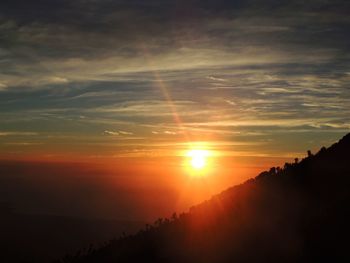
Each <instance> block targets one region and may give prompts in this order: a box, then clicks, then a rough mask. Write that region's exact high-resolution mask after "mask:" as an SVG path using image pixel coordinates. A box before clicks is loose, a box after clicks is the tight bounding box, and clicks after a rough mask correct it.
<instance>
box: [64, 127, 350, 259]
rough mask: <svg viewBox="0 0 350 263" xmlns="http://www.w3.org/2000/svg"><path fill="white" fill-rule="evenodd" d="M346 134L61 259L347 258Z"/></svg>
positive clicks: (349, 149)
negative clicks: (181, 209)
mask: <svg viewBox="0 0 350 263" xmlns="http://www.w3.org/2000/svg"><path fill="white" fill-rule="evenodd" d="M349 186H350V134H348V135H347V136H345V137H344V138H343V139H341V140H340V141H339V142H338V143H336V144H334V145H332V146H331V147H329V148H328V149H326V148H322V149H321V150H320V151H319V152H318V153H317V154H315V155H313V154H311V153H310V152H309V153H308V157H307V158H305V159H303V160H301V161H298V160H295V163H293V164H288V163H286V164H285V166H284V167H283V168H279V167H277V168H275V167H274V168H271V169H270V171H266V172H262V173H261V174H260V175H258V176H257V177H256V178H255V179H251V180H248V181H247V182H245V183H243V184H242V185H238V186H235V187H232V188H230V189H228V190H226V191H225V192H223V193H221V194H219V195H217V196H214V197H212V198H211V199H210V200H208V201H206V202H204V203H202V204H200V205H198V206H195V207H193V208H191V210H190V212H189V213H185V214H181V215H175V214H174V215H173V217H172V218H170V219H161V218H160V219H159V220H157V221H156V222H155V224H154V225H150V226H147V227H146V228H145V229H144V230H141V231H139V232H138V233H137V234H136V235H132V236H127V237H122V238H119V239H116V240H113V241H110V242H109V243H108V244H106V245H104V246H102V247H100V248H99V249H93V250H90V251H85V252H84V251H83V252H79V253H78V254H72V255H69V256H66V257H65V258H64V259H62V260H60V262H96V263H103V262H350V255H349V246H350V242H349V224H350V223H349V212H350V211H349V210H350V209H349V208H350V205H349V204H350V189H349Z"/></svg>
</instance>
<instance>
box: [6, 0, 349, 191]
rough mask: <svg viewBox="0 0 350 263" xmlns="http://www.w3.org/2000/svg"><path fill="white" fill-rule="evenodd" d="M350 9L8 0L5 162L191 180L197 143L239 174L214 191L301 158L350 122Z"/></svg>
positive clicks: (333, 0)
mask: <svg viewBox="0 0 350 263" xmlns="http://www.w3.org/2000/svg"><path fill="white" fill-rule="evenodd" d="M349 10H350V3H349V1H345V0H344V1H341V0H310V1H302V0H294V1H290V0H288V1H287V0H267V1H258V0H247V1H243V0H234V1H225V0H216V1H199V0H198V1H196V0H187V1H170V0H158V1H157V0H150V1H141V0H128V1H123V0H116V1H111V0H50V1H45V0H33V1H21V0H11V1H9V0H2V1H1V2H0V157H1V159H7V160H9V159H10V160H11V159H12V160H33V159H35V160H55V161H57V160H60V161H73V162H74V161H85V162H86V161H88V162H98V161H99V160H108V163H109V165H110V166H111V167H113V160H115V164H118V165H119V167H123V169H135V170H138V169H139V170H140V171H141V170H142V172H143V173H145V171H148V170H151V169H155V168H154V167H157V166H162V165H166V166H167V167H172V169H173V170H171V171H172V172H171V174H172V173H173V172H174V171H178V170H179V169H180V170H179V171H178V172H177V174H181V173H185V171H183V170H181V169H182V168H179V167H181V164H182V162H183V159H184V158H186V151H187V150H189V149H193V148H198V147H199V148H205V149H207V150H210V151H211V152H212V153H213V155H214V157H213V158H214V159H215V160H216V161H214V160H213V162H214V164H212V169H217V168H215V163H216V166H220V167H221V168H220V169H221V170H219V171H220V172H222V174H225V176H226V175H227V174H228V173H230V174H231V176H232V174H235V172H236V176H237V177H236V178H234V179H232V177H228V176H226V177H225V178H226V179H222V180H220V181H219V182H218V181H215V180H214V181H213V182H212V183H211V184H213V185H217V187H214V186H213V187H214V188H215V191H217V190H219V189H221V190H222V189H224V188H225V187H229V186H230V185H231V183H238V182H241V181H242V180H243V178H245V179H246V178H247V177H248V175H249V176H252V175H254V174H255V173H256V172H257V171H259V170H260V168H261V167H267V168H268V167H269V166H271V165H283V162H284V161H285V160H289V161H292V160H293V159H294V157H299V158H300V157H303V156H305V153H306V150H308V149H311V150H313V151H316V150H318V149H319V148H320V147H321V146H322V145H325V146H329V145H330V144H331V143H333V142H334V141H336V140H337V139H338V138H340V137H341V136H343V135H344V134H345V133H347V132H348V131H349V128H350V107H349V106H350V87H349V84H350V62H349V59H350V34H349V27H350V17H349V15H348V14H349V13H348V11H349ZM123 158H124V159H123ZM219 164H220V165H219ZM222 164H225V165H224V168H222ZM116 166H117V165H116ZM145 167H146V168H145ZM152 167H153V168H152ZM174 167H175V168H174ZM111 169H114V168H111ZM169 169H170V168H169ZM239 169H242V170H239ZM249 169H250V170H249ZM224 170H225V171H224ZM226 170H227V171H226ZM248 170H249V171H248ZM169 171H170V170H167V171H166V172H167V173H169ZM181 171H182V172H181ZM228 171H229V172H228ZM150 173H151V172H150ZM157 173H160V172H159V171H157ZM174 173H175V172H174ZM133 174H137V172H135V173H133ZM131 177H132V176H131ZM237 178H238V179H237ZM130 180H134V179H130ZM135 180H136V179H135ZM171 180H175V179H171ZM176 180H177V181H179V180H180V179H176ZM181 180H183V179H181ZM181 180H180V181H181ZM169 184H170V183H168V185H169ZM177 184H178V182H177Z"/></svg>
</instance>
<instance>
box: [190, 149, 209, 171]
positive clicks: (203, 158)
mask: <svg viewBox="0 0 350 263" xmlns="http://www.w3.org/2000/svg"><path fill="white" fill-rule="evenodd" d="M208 155H209V152H208V151H207V150H190V151H188V152H187V156H188V157H189V158H190V164H191V166H192V168H193V169H196V170H201V169H203V168H204V167H205V166H206V165H207V157H208Z"/></svg>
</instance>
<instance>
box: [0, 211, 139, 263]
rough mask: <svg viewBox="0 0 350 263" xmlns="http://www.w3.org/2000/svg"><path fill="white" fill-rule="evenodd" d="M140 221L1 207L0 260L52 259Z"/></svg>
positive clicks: (136, 225) (131, 229)
mask: <svg viewBox="0 0 350 263" xmlns="http://www.w3.org/2000/svg"><path fill="white" fill-rule="evenodd" d="M142 225H144V223H142V222H133V221H119V220H103V219H83V218H74V217H65V216H51V215H34V214H33V215H28V214H19V213H13V212H11V211H8V212H6V211H4V209H3V211H1V214H0V248H1V249H0V251H1V253H0V262H1V263H7V262H52V261H53V260H54V259H57V258H59V257H60V256H62V254H64V253H68V252H74V251H77V250H78V249H80V248H82V247H85V248H89V247H90V245H91V243H93V244H94V245H96V244H102V243H104V242H106V241H108V240H110V239H112V238H113V237H114V236H116V235H122V233H123V232H124V231H125V232H128V233H132V232H135V231H136V230H137V229H139V228H140V227H141V226H142Z"/></svg>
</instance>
